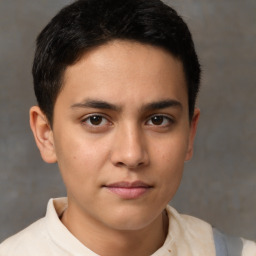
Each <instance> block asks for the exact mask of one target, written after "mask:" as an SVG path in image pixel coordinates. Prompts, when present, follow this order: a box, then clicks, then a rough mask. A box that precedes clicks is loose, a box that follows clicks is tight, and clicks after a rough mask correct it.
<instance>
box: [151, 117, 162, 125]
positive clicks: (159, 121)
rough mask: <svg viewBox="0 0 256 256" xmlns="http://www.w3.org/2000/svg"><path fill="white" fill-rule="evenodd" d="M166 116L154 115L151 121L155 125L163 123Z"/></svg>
mask: <svg viewBox="0 0 256 256" xmlns="http://www.w3.org/2000/svg"><path fill="white" fill-rule="evenodd" d="M163 121H164V117H163V116H153V117H152V118H151V122H152V124H153V125H161V124H163Z"/></svg>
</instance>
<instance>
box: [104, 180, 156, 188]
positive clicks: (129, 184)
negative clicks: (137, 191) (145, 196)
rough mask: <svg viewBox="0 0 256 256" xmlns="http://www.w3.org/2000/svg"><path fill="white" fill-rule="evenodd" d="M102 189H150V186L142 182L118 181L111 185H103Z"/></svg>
mask: <svg viewBox="0 0 256 256" xmlns="http://www.w3.org/2000/svg"><path fill="white" fill-rule="evenodd" d="M104 187H112V188H152V187H153V186H152V185H149V184H147V183H145V182H143V181H140V180H137V181H133V182H128V181H120V182H115V183H111V184H107V185H104Z"/></svg>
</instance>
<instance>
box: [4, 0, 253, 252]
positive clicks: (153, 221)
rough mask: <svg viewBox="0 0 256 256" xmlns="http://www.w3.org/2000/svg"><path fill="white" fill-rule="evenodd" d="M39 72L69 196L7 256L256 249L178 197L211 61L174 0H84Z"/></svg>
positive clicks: (41, 137)
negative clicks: (170, 2)
mask: <svg viewBox="0 0 256 256" xmlns="http://www.w3.org/2000/svg"><path fill="white" fill-rule="evenodd" d="M33 77H34V89H35V94H36V97H37V100H38V106H34V107H32V108H31V110H30V124H31V128H32V131H33V133H34V137H35V141H36V144H37V146H38V148H39V150H40V152H41V156H42V158H43V159H44V161H46V162H48V163H54V162H57V163H58V165H59V169H60V172H61V175H62V177H63V180H64V183H65V186H66V189H67V199H66V198H60V199H51V200H50V201H49V203H48V207H47V213H46V216H45V217H44V218H43V219H40V220H39V221H37V222H35V223H34V224H32V225H31V226H29V227H28V228H26V229H25V230H23V231H21V232H20V233H18V234H16V235H15V236H13V237H11V238H9V239H7V240H6V241H5V242H4V243H3V244H2V245H1V246H0V255H1V256H2V255H3V256H25V255H26V256H30V255H33V256H34V255H37V256H39V255H44V256H46V255H47V256H50V255H61V256H65V255H91V256H92V255H103V256H110V255H111V256H112V255H114V256H115V255H121V256H126V255H129V256H130V255H133V256H143V255H145V256H148V255H154V256H164V255H183V256H184V255H186V256H189V255H195V256H198V255H202V256H205V255H207V256H214V255H244V256H250V255H251V256H252V255H256V245H255V243H253V242H250V241H246V240H243V239H240V238H229V237H227V236H225V235H223V234H221V233H220V232H219V231H217V230H214V229H213V228H212V227H211V226H210V225H209V224H207V223H205V222H204V221H201V220H199V219H196V218H193V217H190V216H184V215H180V214H179V213H177V212H176V211H175V210H174V209H173V208H171V207H170V206H167V205H168V202H169V201H170V200H171V199H172V198H173V196H174V194H175V192H176V191H177V189H178V186H179V184H180V181H181V177H182V172H183V166H184V162H185V161H187V160H189V159H190V158H191V157H192V153H193V141H194V137H195V133H196V126H197V123H198V118H199V110H198V109H197V108H195V101H196V96H197V92H198V88H199V81H200V65H199V63H198V59H197V55H196V53H195V50H194V45H193V41H192V38H191V35H190V32H189V30H188V28H187V26H186V24H185V23H184V22H183V20H182V19H181V18H180V17H179V16H178V15H177V13H176V12H175V11H174V10H173V9H171V8H170V7H168V6H166V5H164V4H163V3H162V2H160V1H159V0H80V1H76V2H75V3H73V4H71V5H69V6H68V7H66V8H64V9H63V10H62V11H61V12H60V13H58V14H57V15H56V16H55V17H54V18H53V19H52V21H51V22H50V23H49V24H48V25H47V26H46V28H45V29H44V30H43V31H42V32H41V34H40V35H39V37H38V39H37V49H36V54H35V59H34V66H33ZM228 253H229V254H228Z"/></svg>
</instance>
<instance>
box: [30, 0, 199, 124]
mask: <svg viewBox="0 0 256 256" xmlns="http://www.w3.org/2000/svg"><path fill="white" fill-rule="evenodd" d="M115 39H124V40H132V41H137V42H141V43H145V44H150V45H153V46H158V47H162V48H164V49H165V50H167V51H168V52H169V53H171V54H172V55H173V56H174V57H176V58H177V59H179V60H181V62H182V63H183V68H184V73H185V77H186V82H187V89H188V101H189V102H188V105H189V117H190V120H191V118H192V116H193V113H194V108H195V102H196V96H197V93H198V90H199V84H200V72H201V71H200V64H199V61H198V57H197V54H196V52H195V47H194V43H193V40H192V36H191V34H190V31H189V29H188V27H187V25H186V23H185V22H184V21H183V20H182V18H181V17H180V16H179V15H178V14H177V12H176V11H175V10H173V9H172V8H171V7H169V6H167V5H166V4H164V3H163V2H161V1H160V0H78V1H75V2H74V3H72V4H70V5H68V6H67V7H65V8H63V9H62V10H61V11H60V12H59V13H58V14H57V15H56V16H55V17H54V18H53V19H52V20H51V21H50V23H49V24H48V25H47V26H46V27H45V28H44V29H43V30H42V32H41V33H40V34H39V36H38V38H37V45H36V52H35V58H34V63H33V69H32V73H33V79H34V90H35V94H36V98H37V101H38V105H39V107H40V108H41V110H42V111H43V112H44V114H45V115H46V117H47V118H48V121H49V122H50V124H51V125H52V123H53V110H54V104H55V101H56V98H57V96H58V94H59V92H60V90H61V88H62V82H63V81H62V80H63V75H64V72H65V69H66V68H67V66H69V65H72V64H74V63H75V62H76V61H78V60H79V59H80V57H81V56H82V55H83V54H84V53H85V52H86V51H88V50H90V49H92V48H95V47H97V46H100V45H103V44H105V43H107V42H109V41H111V40H115Z"/></svg>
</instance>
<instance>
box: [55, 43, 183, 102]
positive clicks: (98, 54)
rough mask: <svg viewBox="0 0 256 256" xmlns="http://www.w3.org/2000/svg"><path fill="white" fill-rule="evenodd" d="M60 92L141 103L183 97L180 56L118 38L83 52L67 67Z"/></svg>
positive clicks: (79, 97) (76, 97) (79, 99)
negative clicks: (76, 60)
mask: <svg viewBox="0 0 256 256" xmlns="http://www.w3.org/2000/svg"><path fill="white" fill-rule="evenodd" d="M62 94H67V95H68V96H69V97H70V98H71V97H73V100H74V101H76V102H79V101H82V100H83V98H88V97H90V98H100V99H101V98H103V100H107V101H111V102H114V103H118V104H122V102H125V101H126V100H132V101H133V102H142V101H143V104H144V103H147V102H146V101H156V100H159V99H160V98H165V97H174V98H176V100H179V101H184V104H185V102H186V101H187V89H186V81H185V75H184V72H183V66H182V63H181V61H180V60H178V59H177V58H175V57H173V56H172V55H171V54H170V53H168V52H167V51H165V50H164V49H162V48H160V47H155V46H151V45H147V44H141V43H138V42H132V41H121V40H115V41H112V42H110V43H107V44H104V45H102V46H99V47H97V48H95V49H93V50H91V51H88V52H86V53H85V54H84V55H83V56H82V58H80V60H79V61H78V62H76V63H75V64H74V65H72V66H69V67H67V69H66V71H65V74H64V82H63V90H62V92H61V93H60V95H59V96H61V95H62Z"/></svg>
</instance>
